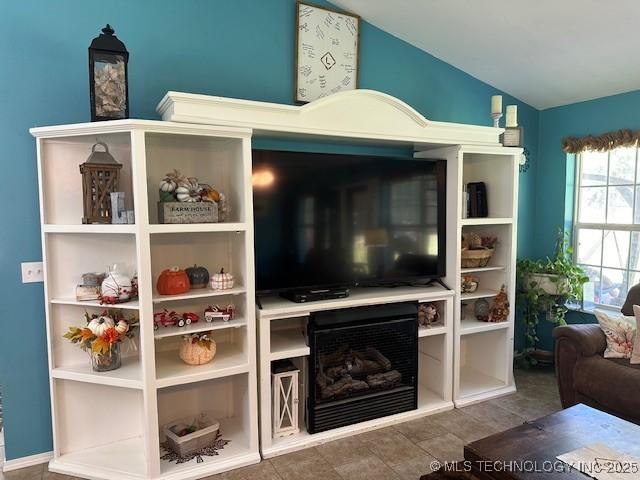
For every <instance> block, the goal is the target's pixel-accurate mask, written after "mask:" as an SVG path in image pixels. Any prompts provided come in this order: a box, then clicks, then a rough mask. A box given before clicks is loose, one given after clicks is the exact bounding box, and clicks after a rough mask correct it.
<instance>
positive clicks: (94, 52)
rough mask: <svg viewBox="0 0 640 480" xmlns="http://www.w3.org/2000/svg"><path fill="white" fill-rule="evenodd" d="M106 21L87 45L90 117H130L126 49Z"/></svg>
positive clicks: (92, 119)
mask: <svg viewBox="0 0 640 480" xmlns="http://www.w3.org/2000/svg"><path fill="white" fill-rule="evenodd" d="M114 33H115V32H114V30H113V28H111V26H110V25H109V24H107V26H106V27H104V28H103V29H102V33H101V34H100V35H99V36H97V37H96V38H94V39H93V41H92V42H91V45H90V46H89V90H90V92H91V121H92V122H96V121H101V120H116V119H119V118H129V86H128V79H127V63H128V61H129V52H127V48H126V47H125V46H124V43H122V42H121V41H120V40H118V37H116V36H115V35H114Z"/></svg>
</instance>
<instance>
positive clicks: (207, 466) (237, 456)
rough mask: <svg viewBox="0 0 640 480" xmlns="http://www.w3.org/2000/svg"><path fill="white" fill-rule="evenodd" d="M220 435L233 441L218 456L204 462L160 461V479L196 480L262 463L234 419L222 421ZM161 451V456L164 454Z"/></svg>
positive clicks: (208, 458) (206, 458)
mask: <svg viewBox="0 0 640 480" xmlns="http://www.w3.org/2000/svg"><path fill="white" fill-rule="evenodd" d="M220 433H221V434H222V438H223V439H225V440H231V441H230V442H229V443H228V444H227V445H225V447H224V448H223V449H222V450H218V451H217V453H218V455H215V456H212V457H209V456H205V455H203V456H202V462H200V463H198V462H197V460H196V459H193V460H191V461H190V462H185V463H175V462H169V461H167V460H160V478H161V479H163V480H179V479H187V478H188V479H194V478H201V477H207V478H208V477H209V476H210V475H215V474H217V473H220V472H224V471H226V470H231V469H234V468H239V467H243V466H245V465H250V464H253V463H258V462H259V461H260V454H259V453H258V451H257V449H256V450H255V451H252V450H251V449H250V448H249V447H248V445H247V442H246V432H245V431H243V429H242V425H241V424H240V422H238V421H237V420H236V419H234V418H230V419H220ZM162 452H163V451H162V449H161V454H162Z"/></svg>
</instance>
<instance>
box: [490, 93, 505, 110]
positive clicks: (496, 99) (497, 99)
mask: <svg viewBox="0 0 640 480" xmlns="http://www.w3.org/2000/svg"><path fill="white" fill-rule="evenodd" d="M491 113H502V95H494V96H493V97H491Z"/></svg>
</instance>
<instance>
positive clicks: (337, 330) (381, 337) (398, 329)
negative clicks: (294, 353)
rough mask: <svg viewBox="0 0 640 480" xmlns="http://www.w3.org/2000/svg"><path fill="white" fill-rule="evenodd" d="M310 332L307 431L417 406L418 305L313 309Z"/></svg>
mask: <svg viewBox="0 0 640 480" xmlns="http://www.w3.org/2000/svg"><path fill="white" fill-rule="evenodd" d="M308 332H309V347H310V349H311V352H310V355H309V369H308V371H309V372H310V375H311V378H310V379H309V382H308V389H309V391H308V395H307V430H308V431H309V433H317V432H323V431H325V430H330V429H332V428H337V427H343V426H345V425H352V424H354V423H360V422H364V421H366V420H371V419H374V418H379V417H384V416H387V415H392V414H395V413H400V412H406V411H409V410H414V409H416V408H417V403H418V390H417V370H418V305H417V303H413V302H412V303H395V304H389V305H376V306H371V307H360V308H351V309H343V310H331V311H325V312H318V313H313V314H312V315H311V317H310V319H309V331H308Z"/></svg>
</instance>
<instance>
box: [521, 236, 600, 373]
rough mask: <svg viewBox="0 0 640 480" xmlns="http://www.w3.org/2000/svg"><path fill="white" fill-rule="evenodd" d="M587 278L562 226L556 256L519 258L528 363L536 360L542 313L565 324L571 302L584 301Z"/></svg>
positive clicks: (556, 322) (526, 359)
mask: <svg viewBox="0 0 640 480" xmlns="http://www.w3.org/2000/svg"><path fill="white" fill-rule="evenodd" d="M587 281H589V278H588V277H587V276H586V275H585V273H584V270H582V268H580V267H579V266H578V265H576V264H575V263H574V261H573V248H572V247H571V242H570V236H569V233H568V232H564V231H563V230H562V229H559V230H558V235H557V237H556V248H555V255H554V257H553V258H549V257H547V258H546V259H544V260H531V259H523V260H518V263H517V282H518V292H517V295H516V301H517V305H518V308H519V310H520V312H521V315H522V319H523V322H524V325H525V352H524V362H525V364H527V365H528V364H535V363H536V361H535V358H533V357H532V355H531V352H532V351H535V350H536V346H537V344H538V342H539V340H540V339H539V338H538V323H539V322H540V314H541V313H544V315H545V318H546V319H547V320H549V321H551V322H553V323H555V324H557V325H565V324H566V320H565V317H566V314H567V312H568V310H569V305H570V304H573V303H579V302H581V301H582V287H583V285H584V284H585V283H586V282H587Z"/></svg>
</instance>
